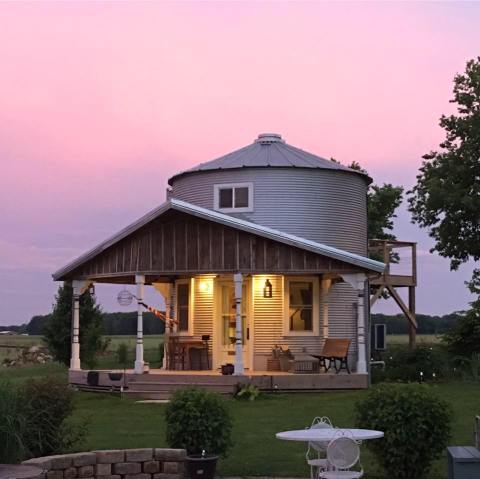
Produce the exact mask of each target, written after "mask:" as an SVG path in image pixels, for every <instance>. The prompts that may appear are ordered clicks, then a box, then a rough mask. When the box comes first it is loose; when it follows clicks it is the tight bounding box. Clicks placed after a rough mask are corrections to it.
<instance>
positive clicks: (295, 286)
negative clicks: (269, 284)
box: [290, 281, 313, 306]
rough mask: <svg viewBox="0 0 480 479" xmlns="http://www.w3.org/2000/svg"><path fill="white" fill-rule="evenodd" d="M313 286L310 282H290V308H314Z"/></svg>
mask: <svg viewBox="0 0 480 479" xmlns="http://www.w3.org/2000/svg"><path fill="white" fill-rule="evenodd" d="M312 299H313V284H312V283H311V282H308V281H290V306H292V305H295V306H312V304H313V301H312Z"/></svg>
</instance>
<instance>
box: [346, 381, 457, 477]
mask: <svg viewBox="0 0 480 479" xmlns="http://www.w3.org/2000/svg"><path fill="white" fill-rule="evenodd" d="M355 407H356V413H357V426H358V427H361V428H366V429H374V430H379V431H383V432H384V433H385V437H384V438H383V439H378V440H375V441H368V442H367V447H368V448H369V449H371V451H372V452H373V453H374V455H375V456H376V457H377V460H378V462H379V463H380V464H381V465H382V466H383V468H384V469H385V471H386V473H387V476H388V477H389V478H391V479H421V478H422V477H424V476H425V474H426V473H427V471H428V469H429V468H430V465H431V463H432V461H433V460H434V459H436V458H438V457H439V456H440V455H441V453H442V451H443V450H444V449H445V447H446V446H447V441H448V439H449V437H450V419H451V408H450V406H449V404H448V403H446V402H445V401H443V400H442V399H439V398H438V397H437V396H436V395H435V394H434V393H433V391H432V389H431V388H430V387H429V386H427V385H420V384H382V385H380V386H377V387H375V388H374V389H372V390H371V391H370V392H369V394H368V395H367V397H366V398H365V399H362V400H360V401H358V402H357V403H356V406H355ZM387 476H386V477H387Z"/></svg>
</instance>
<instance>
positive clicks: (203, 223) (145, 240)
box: [59, 211, 360, 280]
mask: <svg viewBox="0 0 480 479" xmlns="http://www.w3.org/2000/svg"><path fill="white" fill-rule="evenodd" d="M237 271H238V272H242V273H259V274H260V273H294V274H301V273H313V272H315V273H327V272H346V271H360V268H358V267H355V266H353V265H350V264H348V263H344V262H342V261H339V260H335V259H331V258H328V257H326V256H322V255H319V254H316V253H312V252H309V251H306V250H303V249H301V248H297V247H294V246H290V245H287V244H283V243H281V242H277V241H272V240H270V239H267V238H263V237H261V236H259V235H255V234H252V233H247V232H244V231H241V230H237V229H235V228H232V227H228V226H224V225H222V224H219V223H215V222H213V221H207V220H203V219H200V218H196V217H194V216H191V215H188V214H185V213H180V212H177V211H169V212H167V213H166V214H164V215H162V216H161V217H160V218H157V219H155V220H153V221H151V222H150V223H148V224H147V225H145V226H143V227H142V228H140V229H139V230H137V231H135V232H133V233H131V234H130V235H129V236H127V237H125V238H123V239H122V240H120V241H119V242H117V243H115V244H113V245H112V246H110V247H108V248H107V249H105V250H104V251H102V252H100V253H99V254H98V255H97V256H95V257H94V258H92V259H90V260H88V261H86V262H85V263H83V264H81V265H79V266H78V267H77V268H76V269H74V270H73V271H72V272H70V273H68V275H65V276H64V277H62V278H59V279H62V280H65V279H72V278H79V279H81V278H91V279H94V278H97V279H101V278H107V277H108V278H115V277H117V278H118V277H125V276H131V275H135V274H136V273H138V274H145V275H149V276H159V277H160V276H176V275H194V274H202V273H218V274H221V273H233V272H237Z"/></svg>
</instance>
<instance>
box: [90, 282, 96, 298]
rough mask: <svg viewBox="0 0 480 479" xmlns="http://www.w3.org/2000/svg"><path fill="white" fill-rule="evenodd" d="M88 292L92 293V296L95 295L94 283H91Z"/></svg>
mask: <svg viewBox="0 0 480 479" xmlns="http://www.w3.org/2000/svg"><path fill="white" fill-rule="evenodd" d="M88 292H89V293H90V296H92V297H93V296H95V285H94V284H93V283H90V287H89V288H88Z"/></svg>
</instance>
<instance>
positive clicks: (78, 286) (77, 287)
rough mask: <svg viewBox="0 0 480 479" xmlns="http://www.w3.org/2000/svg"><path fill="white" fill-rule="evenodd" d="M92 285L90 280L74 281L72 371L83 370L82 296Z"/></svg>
mask: <svg viewBox="0 0 480 479" xmlns="http://www.w3.org/2000/svg"><path fill="white" fill-rule="evenodd" d="M89 286H90V283H89V282H88V281H80V280H77V279H74V280H73V281H72V289H73V307H72V335H71V338H72V343H71V345H72V347H71V353H70V369H71V370H72V371H81V369H82V368H81V366H80V341H79V339H78V336H79V333H80V296H81V295H82V294H83V293H84V292H85V291H86V289H87V288H88V287H89Z"/></svg>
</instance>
